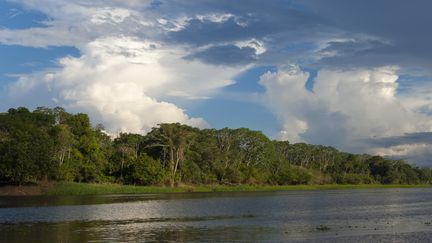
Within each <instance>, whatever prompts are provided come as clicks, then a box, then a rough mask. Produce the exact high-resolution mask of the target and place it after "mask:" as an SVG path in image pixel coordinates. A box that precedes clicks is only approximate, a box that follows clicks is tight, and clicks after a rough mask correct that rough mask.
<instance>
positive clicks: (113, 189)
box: [0, 182, 432, 196]
mask: <svg viewBox="0 0 432 243" xmlns="http://www.w3.org/2000/svg"><path fill="white" fill-rule="evenodd" d="M427 187H432V185H430V184H426V185H425V184H422V185H393V184H392V185H382V184H362V185H338V184H329V185H287V186H270V185H268V186H257V185H236V186H226V185H181V186H178V187H165V186H133V185H120V184H87V183H72V182H67V183H52V184H43V185H32V186H3V187H0V196H30V195H94V194H138V193H180V192H236V191H237V192H239V191H243V192H249V191H290V190H343V189H379V188H427Z"/></svg>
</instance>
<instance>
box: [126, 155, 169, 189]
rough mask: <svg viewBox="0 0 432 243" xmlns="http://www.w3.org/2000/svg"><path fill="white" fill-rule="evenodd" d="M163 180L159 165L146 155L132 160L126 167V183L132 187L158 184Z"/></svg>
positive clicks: (162, 170) (162, 171)
mask: <svg viewBox="0 0 432 243" xmlns="http://www.w3.org/2000/svg"><path fill="white" fill-rule="evenodd" d="M163 178H164V169H163V168H162V166H161V163H160V162H159V161H157V160H154V159H153V158H151V157H149V156H148V155H146V154H142V155H140V156H139V157H138V158H137V159H134V160H133V161H132V162H131V163H130V165H129V166H128V173H127V182H128V183H130V184H134V185H155V184H160V183H161V182H162V180H163Z"/></svg>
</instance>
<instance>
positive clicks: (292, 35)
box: [164, 1, 324, 45]
mask: <svg viewBox="0 0 432 243" xmlns="http://www.w3.org/2000/svg"><path fill="white" fill-rule="evenodd" d="M195 3H196V2H195ZM189 4H190V3H188V2H187V1H186V3H185V2H184V1H183V2H175V4H174V5H170V8H173V7H174V6H176V9H177V13H178V14H179V13H181V12H182V11H185V12H188V14H189V15H190V14H191V13H194V12H195V13H196V14H199V15H203V14H204V15H205V14H214V13H219V14H220V13H226V14H232V17H230V18H229V19H227V20H226V21H222V22H213V21H210V20H206V19H198V18H192V19H190V20H188V21H187V23H186V25H185V27H184V28H183V29H181V30H179V31H174V32H170V33H169V34H168V37H167V39H168V40H169V41H171V42H174V43H186V44H192V45H206V44H214V43H220V42H228V41H236V40H244V39H249V38H256V39H262V38H267V39H275V38H281V39H283V40H285V41H287V42H289V41H294V40H301V39H303V38H306V36H311V35H313V36H315V35H316V34H318V30H319V29H318V28H323V27H324V26H323V19H321V18H320V17H319V16H316V15H314V14H311V13H307V12H304V11H301V10H299V9H296V8H295V6H293V5H292V4H290V2H289V1H268V2H263V1H217V2H214V1H210V2H208V1H200V2H199V3H198V4H192V5H189ZM164 11H168V10H164ZM179 15H180V16H181V14H179Z"/></svg>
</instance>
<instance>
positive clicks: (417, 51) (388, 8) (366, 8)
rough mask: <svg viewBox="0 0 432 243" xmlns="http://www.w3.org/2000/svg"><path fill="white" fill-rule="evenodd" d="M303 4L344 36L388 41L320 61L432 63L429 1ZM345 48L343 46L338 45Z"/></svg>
mask: <svg viewBox="0 0 432 243" xmlns="http://www.w3.org/2000/svg"><path fill="white" fill-rule="evenodd" d="M303 3H305V7H306V8H307V9H309V10H311V11H313V12H315V13H317V14H318V15H319V16H321V17H322V18H324V19H326V20H327V23H331V26H332V27H334V28H337V29H339V30H340V32H341V33H345V36H346V37H350V36H351V38H354V39H356V38H358V37H359V36H362V37H365V36H366V37H369V38H371V39H376V40H382V41H385V42H386V43H390V45H389V46H388V47H386V48H378V49H371V51H370V52H359V53H355V54H356V55H353V52H355V50H356V48H357V46H355V45H353V46H351V47H350V48H351V49H352V50H351V52H345V54H342V55H339V56H337V57H335V58H327V59H323V63H324V64H331V65H339V64H343V65H347V64H352V65H353V66H369V65H370V63H371V62H372V63H374V64H375V65H388V64H397V65H401V66H423V67H424V68H429V67H431V66H432V65H431V64H432V48H431V47H430V43H432V32H431V31H429V29H430V26H431V25H432V15H431V14H430V10H431V9H432V1H428V0H414V1H404V0H379V1H371V0H366V1H346V0H329V1H319V0H305V1H303ZM342 48H343V49H344V50H346V48H347V46H343V47H342Z"/></svg>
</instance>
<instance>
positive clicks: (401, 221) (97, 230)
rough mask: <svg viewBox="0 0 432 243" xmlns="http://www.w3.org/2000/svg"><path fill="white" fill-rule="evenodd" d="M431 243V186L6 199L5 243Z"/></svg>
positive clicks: (2, 208) (1, 220) (2, 212)
mask: <svg viewBox="0 0 432 243" xmlns="http://www.w3.org/2000/svg"><path fill="white" fill-rule="evenodd" d="M131 241H132V242H137V241H138V242H166V241H170V242H191V241H192V242H193V241H196V242H217V241H225V242H233V241H245V242H257V241H268V242H287V241H293V242H303V241H305V242H306V241H307V242H310V241H312V242H432V189H430V188H422V189H375V190H325V191H285V192H245V193H237V192H235V193H234V192H230V193H179V194H141V195H103V196H73V197H72V196H66V197H65V196H41V197H0V242H131Z"/></svg>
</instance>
